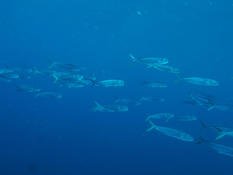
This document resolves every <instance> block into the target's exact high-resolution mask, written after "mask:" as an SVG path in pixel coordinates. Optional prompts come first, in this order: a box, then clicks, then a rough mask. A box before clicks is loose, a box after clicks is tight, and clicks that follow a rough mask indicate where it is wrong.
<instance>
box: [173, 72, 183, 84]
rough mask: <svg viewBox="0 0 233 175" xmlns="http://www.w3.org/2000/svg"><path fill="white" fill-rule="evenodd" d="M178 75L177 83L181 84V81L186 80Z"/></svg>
mask: <svg viewBox="0 0 233 175" xmlns="http://www.w3.org/2000/svg"><path fill="white" fill-rule="evenodd" d="M175 75H176V80H175V83H178V82H181V81H183V80H184V78H183V77H181V76H180V74H178V73H177V74H175Z"/></svg>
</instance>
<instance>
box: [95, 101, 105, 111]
mask: <svg viewBox="0 0 233 175" xmlns="http://www.w3.org/2000/svg"><path fill="white" fill-rule="evenodd" d="M94 103H95V105H96V107H95V108H94V109H93V111H94V112H96V111H98V110H102V109H103V106H102V105H100V104H99V103H98V102H97V101H94Z"/></svg>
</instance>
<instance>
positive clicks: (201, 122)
mask: <svg viewBox="0 0 233 175" xmlns="http://www.w3.org/2000/svg"><path fill="white" fill-rule="evenodd" d="M200 124H201V129H206V128H208V126H207V125H206V123H204V122H203V121H202V120H200Z"/></svg>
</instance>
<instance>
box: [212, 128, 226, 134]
mask: <svg viewBox="0 0 233 175" xmlns="http://www.w3.org/2000/svg"><path fill="white" fill-rule="evenodd" d="M212 128H214V129H216V130H217V132H220V133H221V132H223V131H222V129H221V128H219V127H217V126H212Z"/></svg>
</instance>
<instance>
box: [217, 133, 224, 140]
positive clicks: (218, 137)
mask: <svg viewBox="0 0 233 175" xmlns="http://www.w3.org/2000/svg"><path fill="white" fill-rule="evenodd" d="M225 135H226V133H225V132H221V133H220V134H219V135H218V136H217V137H216V140H219V139H221V138H223V137H224V136H225Z"/></svg>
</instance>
